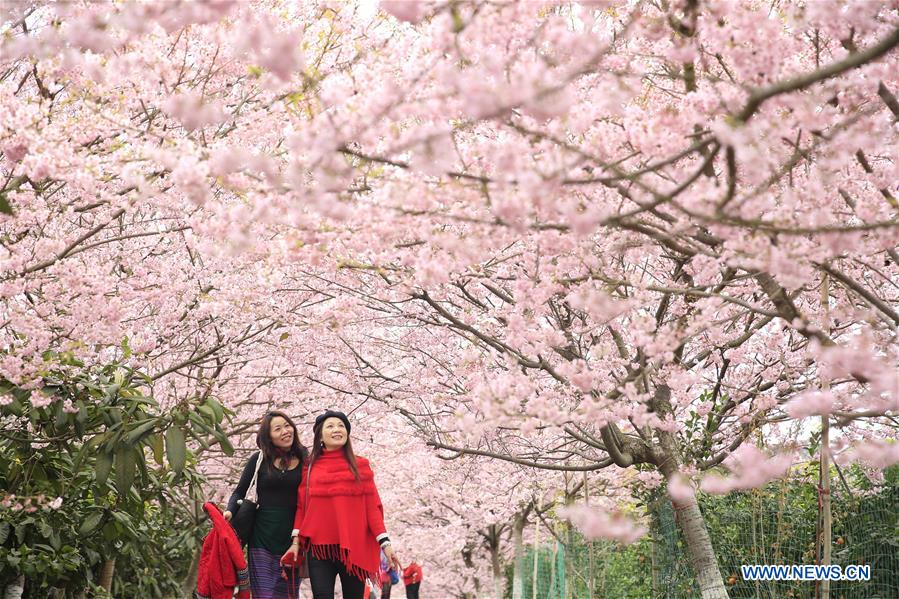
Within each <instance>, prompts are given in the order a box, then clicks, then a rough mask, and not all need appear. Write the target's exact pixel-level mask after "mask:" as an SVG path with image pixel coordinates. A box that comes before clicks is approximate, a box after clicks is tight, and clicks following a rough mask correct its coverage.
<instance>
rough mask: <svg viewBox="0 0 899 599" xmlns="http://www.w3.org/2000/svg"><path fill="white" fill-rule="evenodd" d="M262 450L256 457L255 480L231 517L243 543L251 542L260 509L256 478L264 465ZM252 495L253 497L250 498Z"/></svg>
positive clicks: (251, 482) (232, 523) (232, 524)
mask: <svg viewBox="0 0 899 599" xmlns="http://www.w3.org/2000/svg"><path fill="white" fill-rule="evenodd" d="M262 459H263V456H262V452H261V451H260V452H259V454H258V457H257V458H256V471H255V472H253V480H251V481H250V486H249V487H248V488H247V492H246V494H245V495H244V498H243V499H241V500H240V501H238V502H237V511H236V512H235V513H234V515H233V516H232V517H231V526H233V527H234V530H235V532H237V536H238V538H239V539H240V543H241V545H246V544H247V543H249V542H250V538H251V537H252V536H253V525H254V524H255V523H256V510H257V509H259V505H258V501H259V494H258V493H257V491H256V479H258V478H259V466H261V465H262ZM251 495H252V499H251V498H250V497H251Z"/></svg>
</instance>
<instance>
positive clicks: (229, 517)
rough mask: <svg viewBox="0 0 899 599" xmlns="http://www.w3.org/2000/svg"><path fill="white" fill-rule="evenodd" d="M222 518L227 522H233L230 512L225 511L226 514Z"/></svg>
mask: <svg viewBox="0 0 899 599" xmlns="http://www.w3.org/2000/svg"><path fill="white" fill-rule="evenodd" d="M222 516H224V517H225V520H227V521H228V522H231V512H229V511H228V510H225V513H224V514H222Z"/></svg>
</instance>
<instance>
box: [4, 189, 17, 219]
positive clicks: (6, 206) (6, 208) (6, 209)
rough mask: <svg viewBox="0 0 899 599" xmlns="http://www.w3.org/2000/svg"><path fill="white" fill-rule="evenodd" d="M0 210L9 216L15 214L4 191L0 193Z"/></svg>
mask: <svg viewBox="0 0 899 599" xmlns="http://www.w3.org/2000/svg"><path fill="white" fill-rule="evenodd" d="M0 212H2V213H3V214H8V215H9V216H15V214H14V213H13V210H12V206H11V205H10V204H9V200H8V199H7V197H6V194H5V193H0Z"/></svg>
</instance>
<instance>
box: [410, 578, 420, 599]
mask: <svg viewBox="0 0 899 599" xmlns="http://www.w3.org/2000/svg"><path fill="white" fill-rule="evenodd" d="M420 586H421V583H420V582H413V583H412V584H407V585H406V599H418V587H420Z"/></svg>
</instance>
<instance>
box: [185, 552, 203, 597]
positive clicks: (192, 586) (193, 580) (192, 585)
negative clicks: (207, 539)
mask: <svg viewBox="0 0 899 599" xmlns="http://www.w3.org/2000/svg"><path fill="white" fill-rule="evenodd" d="M200 549H201V547H199V546H198V547H197V548H196V549H195V550H194V556H193V559H191V560H190V568H188V570H187V576H185V577H184V581H183V582H182V583H181V596H182V597H191V596H193V594H194V591H195V590H196V588H197V574H198V572H199V569H200Z"/></svg>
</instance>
